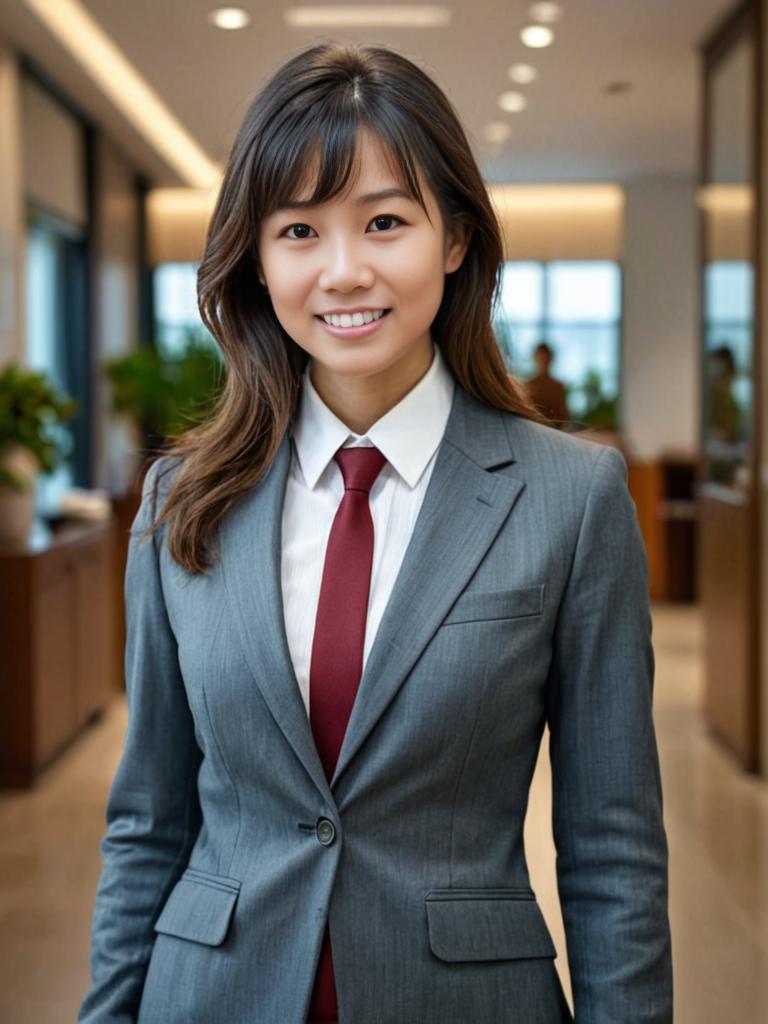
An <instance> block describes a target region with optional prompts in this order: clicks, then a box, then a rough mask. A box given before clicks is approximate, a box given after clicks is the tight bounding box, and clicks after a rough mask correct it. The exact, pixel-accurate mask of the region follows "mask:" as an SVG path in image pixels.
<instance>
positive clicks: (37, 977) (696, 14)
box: [0, 0, 768, 1024]
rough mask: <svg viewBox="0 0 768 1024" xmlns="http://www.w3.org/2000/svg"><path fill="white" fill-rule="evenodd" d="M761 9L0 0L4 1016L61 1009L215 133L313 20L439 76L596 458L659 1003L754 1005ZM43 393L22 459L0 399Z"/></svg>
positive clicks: (522, 321)
mask: <svg viewBox="0 0 768 1024" xmlns="http://www.w3.org/2000/svg"><path fill="white" fill-rule="evenodd" d="M767 6H768V4H767V3H766V0H748V2H744V3H738V4H734V3H733V2H732V0H675V2H674V3H668V2H667V0H642V2H637V0H579V2H576V0H562V2H560V3H557V4H553V3H534V4H530V3H527V2H524V0H506V2H504V0H476V2H472V3H470V2H467V0H456V2H449V3H445V4H436V5H420V6H417V7H414V6H413V5H404V4H397V5H377V7H375V8H374V7H372V6H371V5H365V4H364V5H358V7H359V8H360V10H361V12H362V13H360V14H359V15H358V18H359V23H357V24H354V23H349V15H350V8H345V7H344V6H343V5H342V6H341V7H339V8H338V10H337V13H336V16H335V20H333V19H332V20H331V21H328V20H326V21H325V22H323V21H322V18H321V17H320V14H321V13H322V11H324V10H325V11H326V18H327V16H328V15H327V5H324V7H323V8H320V7H318V6H317V5H304V6H297V5H289V4H283V3H277V2H272V0H261V2H258V3H254V2H250V3H244V4H243V5H242V7H241V8H238V9H237V10H240V11H241V15H240V16H238V15H237V14H236V13H230V14H229V15H225V16H220V17H219V19H218V22H219V23H218V24H217V22H216V18H215V17H214V13H215V12H214V10H213V7H212V5H211V4H209V3H205V2H201V0H132V2H131V3H122V2H118V0H0V520H2V523H3V530H4V532H5V536H4V537H3V538H2V540H0V607H1V608H2V614H1V615H0V786H1V787H2V789H0V921H2V924H3V927H2V929H0V1019H2V1020H3V1021H5V1022H8V1024H20V1022H25V1024H27V1022H30V1024H31V1022H34V1024H47V1022H57V1024H58V1022H60V1021H62V1020H73V1019H74V1016H75V1013H76V1009H77V1006H78V1004H79V1002H80V1000H81V998H82V996H83V995H84V993H85V991H86V989H87V986H88V949H89V927H90V916H91V911H92V907H93V898H94V895H95V888H96V882H97V879H98V873H99V870H100V860H99V851H98V842H99V839H100V838H101V835H102V834H103V831H104V828H105V822H104V806H105V802H106V796H107V791H108V787H109V784H110V782H111V779H112V776H113V774H114V771H115V768H116V766H117V761H118V758H119V755H120V749H121V743H122V738H123V734H124V730H125V724H126V720H127V711H126V706H125V693H124V680H123V664H122V659H123V644H124V640H125V625H124V605H123V594H122V585H123V578H122V574H123V571H124V566H125V555H126V549H127V530H128V527H129V525H130V522H131V520H132V517H133V515H134V514H135V511H136V508H137V507H138V493H139V491H138V488H139V483H140V476H141V471H142V466H143V465H144V463H145V461H146V459H147V457H149V456H150V455H151V453H152V451H154V450H156V449H157V447H158V446H159V445H161V444H162V441H163V438H164V437H167V436H170V435H171V434H173V432H174V431H177V430H180V429H183V424H184V423H189V422H193V421H194V417H195V416H201V415H204V414H205V402H204V401H203V398H204V395H205V390H206V387H208V386H209V384H210V380H211V379H212V376H215V375H216V367H217V365H218V361H219V356H218V353H217V349H216V345H215V343H214V342H213V339H212V338H211V337H210V336H209V335H208V334H207V332H206V330H205V329H204V327H203V326H202V324H201V322H200V319H199V315H198V312H197V303H196V269H197V263H198V261H199V258H200V254H201V250H202V245H203V240H204V235H205V226H206V220H207V217H208V215H209V213H210V211H211V209H212V206H213V202H214V201H215V196H216V188H217V183H218V180H219V175H220V172H221V166H222V164H223V161H224V159H225V158H226V154H227V152H228V149H229V146H230V145H231V142H232V139H233V137H234V134H235V131H236V130H237V127H238V125H239V123H240V121H241V119H242V116H243V115H244V113H245V110H246V109H247V106H248V103H249V102H250V99H251V97H252V96H253V94H254V93H255V92H256V90H257V89H258V88H259V87H260V85H261V84H263V83H264V82H265V81H266V79H267V77H268V76H269V75H270V74H271V72H272V71H273V70H274V69H275V68H276V67H277V65H278V64H279V63H280V62H281V61H282V60H284V59H286V58H287V57H288V56H290V55H291V54H292V53H293V52H295V51H296V50H298V49H300V48H302V47H303V46H305V45H308V44H310V43H311V42H313V41H316V40H325V39H328V38H333V39H337V40H347V39H349V40H353V41H360V42H374V43H382V44H385V45H389V46H392V47H393V48H395V49H397V50H399V51H400V52H402V53H404V54H405V55H407V56H409V57H411V58H412V59H413V60H415V61H417V62H418V63H420V64H421V65H422V66H423V67H424V68H425V69H426V70H427V71H428V72H429V73H430V74H432V75H433V76H434V77H435V78H436V80H437V81H438V82H439V84H440V85H441V86H442V87H443V88H444V89H445V91H446V92H447V94H448V96H449V97H450V99H451V101H452V102H453V103H454V105H455V106H456V108H457V110H458V112H459V114H460V116H461V118H462V120H463V122H464V124H465V125H466V126H467V130H468V134H469V137H470V140H471V142H472V145H473V149H474V151H475V153H476V156H477V158H478V162H479V164H480V167H481V169H482V171H483V174H484V176H485V178H486V180H487V182H488V187H489V190H490V193H491V196H492V198H493V201H494V204H495V205H496V208H497V210H498V213H499V217H500V220H501V223H502V226H503V228H504V234H505V246H506V251H505V264H504V269H503V280H502V288H501V294H500V301H499V304H498V307H497V311H496V319H495V327H496V335H497V339H498V342H499V345H500V348H501V350H502V353H503V355H504V358H505V361H506V363H507V366H508V368H509V370H510V372H512V373H514V374H515V375H517V376H519V377H520V378H521V379H523V380H529V379H530V378H532V377H534V376H535V374H536V373H537V368H536V365H535V361H534V358H533V353H534V350H535V348H536V346H537V345H538V344H539V343H540V342H542V341H545V342H547V344H548V345H549V346H550V347H551V349H552V353H553V361H552V365H551V370H550V372H551V374H552V376H554V377H555V378H556V379H558V380H559V381H561V382H562V383H563V385H564V387H565V394H566V398H567V406H568V414H569V420H570V422H569V424H568V425H567V427H566V428H567V429H570V430H573V431H585V432H587V434H586V436H590V437H595V438H596V439H597V440H600V441H602V442H603V443H606V444H614V445H617V446H618V447H620V449H621V450H622V452H623V453H624V455H625V457H626V459H627V463H628V466H629V487H630V491H631V494H632V497H633V499H634V501H635V505H636V508H637V513H638V519H639V522H640V526H641V529H642V533H643V537H644V540H645V543H646V549H647V553H648V564H649V570H650V581H649V582H650V591H651V599H652V608H653V617H654V645H655V653H656V681H655V691H654V714H655V721H656V728H657V736H658V742H659V752H660V760H661V768H662V781H663V786H664V798H665V824H666V827H667V834H668V840H669V846H670V916H671V924H672V942H673V956H674V964H675V1005H676V1019H677V1020H678V1021H679V1022H680V1024H694V1022H695V1024H726V1022H734V1024H736V1022H738V1024H761V1022H764V1021H766V1020H768V795H767V793H768V789H767V784H766V778H767V776H768V642H767V641H766V639H765V638H766V635H768V631H767V630H766V625H768V492H767V491H766V488H767V487H768V463H766V461H765V455H764V452H766V451H768V417H766V416H764V415H763V396H764V395H765V394H766V383H768V381H767V380H766V377H767V376H768V360H766V359H765V358H764V356H763V351H764V347H765V329H766V328H765V316H764V306H763V298H762V297H763V296H764V295H765V289H766V283H767V282H766V273H767V270H766V268H767V267H768V261H766V258H765V253H766V248H767V247H768V214H767V213H766V211H768V202H766V196H767V195H768V150H767V149H766V147H767V146H768V133H766V131H765V128H764V125H765V120H766V111H767V110H768V59H766V53H767V50H768V12H766V7H767ZM345 11H346V16H347V20H346V22H345V20H344V17H343V15H344V13H345ZM376 11H379V14H378V17H379V19H380V20H379V21H377V20H376ZM339 12H340V13H339ZM382 12H383V13H382ZM396 16H397V17H398V18H400V19H403V20H404V23H402V24H397V23H396ZM408 18H410V22H408ZM238 20H239V21H240V24H238ZM13 370H15V371H16V374H15V375H14V373H13V372H12V371H13ZM21 371H25V372H26V371H29V373H30V376H27V377H22V376H20V373H21ZM42 382H46V383H45V384H44V383H42ZM47 387H49V388H50V389H51V394H52V395H53V396H54V398H55V400H56V401H58V402H60V403H61V406H60V408H61V411H60V414H59V416H58V417H56V418H54V420H53V421H51V423H50V425H49V428H48V438H49V440H48V442H47V443H46V445H45V446H44V451H45V453H46V456H47V457H50V458H51V463H50V465H47V466H46V467H45V468H41V463H40V462H36V461H34V460H32V461H30V459H29V452H30V447H29V445H25V443H24V438H19V437H15V438H14V436H13V432H12V429H11V427H10V426H9V423H8V410H9V409H11V408H20V407H21V406H20V405H19V404H17V405H16V406H13V404H12V403H13V402H14V401H16V402H17V403H22V404H23V402H27V403H32V404H33V403H34V402H35V401H38V402H41V403H43V404H44V402H45V399H44V395H46V394H48V392H47V391H46V390H45V389H46V388H47ZM14 389H15V390H14ZM49 397H50V396H49ZM66 401H70V402H71V405H70V406H66ZM3 416H5V419H3ZM11 442H13V443H11ZM33 447H34V446H33ZM41 450H42V449H41ZM52 452H55V456H54V455H52V454H51V453H52ZM39 454H40V451H38V455H39ZM4 460H6V461H5V462H4ZM4 465H5V466H6V467H7V468H10V469H12V470H13V471H15V472H16V473H17V474H18V475H20V476H21V477H22V478H25V479H28V480H29V481H30V482H31V483H32V484H33V485H34V486H33V489H32V490H28V491H27V490H25V491H23V492H21V491H19V490H17V489H15V488H13V487H11V486H9V484H8V482H7V480H6V479H5V478H4V477H3V476H2V467H3V466H4ZM548 771H549V768H548V762H547V756H546V735H545V738H544V741H543V744H542V750H541V753H540V757H539V763H538V765H537V770H536V775H535V778H534V785H533V789H532V792H531V800H530V806H529V811H528V816H527V818H526V848H527V857H528V861H529V864H530V866H531V871H532V884H533V886H534V888H535V889H536V891H537V894H538V895H539V899H540V901H541V904H542V908H543V910H544V912H545V917H546V919H547V923H548V925H549V926H550V929H551V931H552V934H553V937H554V938H555V941H556V944H557V948H558V957H557V960H556V964H557V967H558V970H559V971H560V974H561V977H562V979H563V982H564V986H565V987H566V991H567V992H568V994H569V996H570V988H569V979H568V965H567V956H566V949H565V938H564V932H563V927H562V919H561V916H560V911H559V906H558V901H557V891H556V885H555V871H554V848H553V844H552V840H551V831H550V802H549V801H550V795H549V776H548ZM617 1024H618V1022H617Z"/></svg>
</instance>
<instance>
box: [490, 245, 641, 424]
mask: <svg viewBox="0 0 768 1024" xmlns="http://www.w3.org/2000/svg"><path fill="white" fill-rule="evenodd" d="M494 326H495V329H496V336H497V338H498V340H499V345H500V348H501V350H502V353H503V354H504V357H505V360H506V362H507V366H508V367H509V370H510V371H511V372H512V373H513V374H514V375H515V376H516V377H519V378H520V379H521V380H527V379H529V378H530V377H533V376H534V375H535V374H536V365H535V363H534V361H533V351H534V349H535V347H536V345H537V344H538V343H539V342H541V341H546V342H547V343H548V344H549V346H550V347H551V348H552V350H553V352H554V358H553V360H552V368H551V371H550V372H551V374H552V376H553V377H556V378H557V379H558V380H560V381H562V383H563V384H564V385H565V388H566V395H567V401H568V411H569V413H570V415H571V416H572V417H573V418H575V419H579V420H584V421H587V422H589V419H590V414H592V413H594V412H595V410H597V409H598V407H600V408H601V409H602V410H603V415H601V422H603V421H604V419H605V411H606V410H608V411H609V412H610V413H611V416H612V418H613V423H612V424H611V425H612V426H613V427H614V428H615V427H617V424H616V423H615V405H616V400H617V398H618V395H619V379H620V330H621V270H620V267H619V265H618V264H617V263H616V262H614V261H611V260H590V261H575V260H553V261H551V262H548V263H540V262H533V261H531V262H526V261H508V262H507V263H505V265H504V268H503V273H502V287H501V294H500V300H499V305H498V309H497V311H496V318H495V323H494Z"/></svg>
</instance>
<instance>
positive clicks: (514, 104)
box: [498, 92, 527, 114]
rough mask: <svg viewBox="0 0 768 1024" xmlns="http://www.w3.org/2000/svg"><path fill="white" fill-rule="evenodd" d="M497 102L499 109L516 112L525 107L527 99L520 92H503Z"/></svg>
mask: <svg viewBox="0 0 768 1024" xmlns="http://www.w3.org/2000/svg"><path fill="white" fill-rule="evenodd" d="M498 102H499V106H500V107H501V109H502V110H506V111H507V113H508V114H517V113H518V111H520V110H524V109H525V105H526V102H527V101H526V99H525V96H523V94H522V93H521V92H503V93H502V94H501V96H499V101H498Z"/></svg>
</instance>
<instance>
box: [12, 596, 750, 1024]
mask: <svg viewBox="0 0 768 1024" xmlns="http://www.w3.org/2000/svg"><path fill="white" fill-rule="evenodd" d="M654 645H655V650H656V664H657V671H656V687H655V701H654V706H655V718H656V728H657V735H658V741H659V750H660V757H661V768H662V778H663V782H664V818H665V822H666V826H667V834H668V839H669V847H670V883H671V885H670V889H671V898H670V910H671V919H672V942H673V951H674V965H675V1003H676V1011H675V1021H676V1024H765V1022H767V1021H768V784H766V783H765V782H762V781H760V780H757V779H755V778H754V777H752V776H746V775H743V774H742V773H741V772H740V771H739V770H738V769H737V768H736V767H735V765H734V763H733V761H732V760H731V758H730V757H729V755H728V754H727V752H725V751H724V750H723V749H722V748H721V747H720V745H719V744H718V743H717V742H716V741H714V740H712V739H710V738H709V737H708V736H707V732H706V729H705V727H704V724H703V722H702V719H701V715H700V713H699V710H698V704H699V691H700V685H701V675H700V662H699V651H700V646H701V625H700V619H699V616H698V613H697V610H696V609H695V608H691V607H682V606H656V607H655V608H654ZM125 720H126V714H125V705H124V702H123V701H122V700H118V701H117V702H116V703H115V706H114V707H113V709H112V710H111V711H110V713H109V714H108V715H107V716H105V718H104V719H103V720H102V721H101V722H100V723H98V724H96V725H94V726H92V727H91V728H90V729H88V730H87V731H86V732H85V733H84V734H83V735H82V736H81V737H80V738H79V740H78V741H77V742H76V743H75V744H74V745H73V746H72V748H70V750H69V751H67V753H65V754H64V755H63V756H62V757H61V758H60V759H59V760H58V761H57V762H56V764H55V765H54V766H53V767H52V768H51V769H50V770H49V771H48V772H46V773H45V774H44V775H43V776H42V777H41V778H40V780H39V782H38V785H37V787H36V788H35V790H34V791H32V792H25V793H16V792H13V791H6V792H4V793H0V1020H1V1021H2V1022H3V1024H66V1022H72V1021H74V1018H75V1013H76V1010H77V1006H78V1005H79V1001H80V999H81V998H82V994H83V993H84V991H85V989H86V988H87V985H88V940H89V928H90V914H91V909H92V904H93V895H94V891H95V887H96V882H97V879H98V874H99V869H100V862H99V854H98V843H99V839H100V837H101V835H102V833H103V830H104V818H103V813H104V802H105V798H106V794H107V790H108V788H109V783H110V780H111V778H112V775H113V774H114V771H115V768H116V766H117V762H118V758H119V755H120V746H121V742H122V736H123V732H124V729H125ZM549 822H550V798H549V761H548V756H547V748H546V735H545V742H544V743H543V744H542V749H541V753H540V757H539V763H538V766H537V771H536V776H535V778H534V783H533V787H532V791H531V798H530V803H529V813H528V817H527V819H526V826H525V838H526V851H527V857H528V862H529V864H530V868H531V878H532V883H533V886H534V888H535V889H536V892H537V893H538V896H539V899H540V901H541V904H542V907H543V909H544V912H545V915H546V917H547V921H548V923H549V925H550V928H551V930H552V933H553V936H554V938H555V942H556V944H557V947H558V951H559V953H560V955H559V956H558V958H557V960H556V963H557V965H558V968H559V969H560V971H561V973H562V977H563V981H564V984H565V986H566V989H567V990H569V983H568V972H567V963H566V958H565V943H564V939H563V932H562V921H561V917H560V912H559V907H558V902H557V891H556V887H555V873H554V848H553V844H552V840H551V831H550V824H549ZM359 1024H364V1022H359ZM616 1024H620V1022H616Z"/></svg>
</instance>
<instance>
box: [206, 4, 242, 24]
mask: <svg viewBox="0 0 768 1024" xmlns="http://www.w3.org/2000/svg"><path fill="white" fill-rule="evenodd" d="M250 20H251V16H250V14H248V12H247V11H244V10H243V9H242V7H217V8H216V10H215V11H211V12H210V14H209V15H208V21H210V23H211V24H212V25H215V26H216V28H229V29H235V28H245V26H246V25H247V24H248V22H249V21H250Z"/></svg>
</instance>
